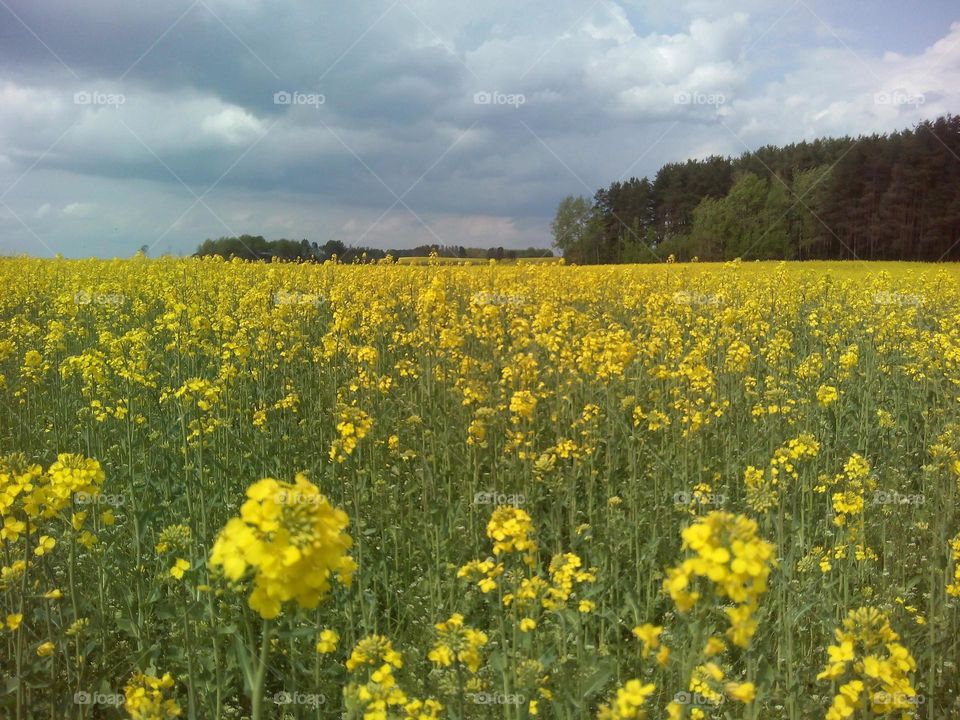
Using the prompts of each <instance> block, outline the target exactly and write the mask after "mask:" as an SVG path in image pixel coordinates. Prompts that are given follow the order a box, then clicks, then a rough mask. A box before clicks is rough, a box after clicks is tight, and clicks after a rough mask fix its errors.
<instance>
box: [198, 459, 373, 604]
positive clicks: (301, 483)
mask: <svg viewBox="0 0 960 720" xmlns="http://www.w3.org/2000/svg"><path fill="white" fill-rule="evenodd" d="M247 498H248V499H247V501H246V502H245V503H244V504H243V506H242V507H241V508H240V517H235V518H233V519H231V520H230V521H229V522H227V524H226V526H225V527H224V528H223V530H222V531H221V532H220V535H219V536H218V537H217V541H216V543H215V544H214V546H213V552H212V553H211V556H210V562H211V563H212V564H213V565H215V566H220V567H222V568H223V572H224V574H225V575H226V577H227V578H228V579H230V580H231V581H238V580H240V579H241V578H243V576H244V575H245V574H246V573H247V572H248V570H252V571H253V591H252V592H251V594H250V598H249V604H250V607H251V608H253V609H254V610H256V611H257V612H259V613H260V615H261V616H262V617H264V618H274V617H276V616H277V615H278V614H279V613H280V608H281V605H282V603H284V602H286V601H288V600H296V601H297V603H298V604H299V605H300V606H301V607H305V608H313V607H316V606H317V603H319V602H320V600H321V599H323V597H324V596H326V594H327V593H328V592H329V591H330V581H331V577H333V576H336V578H337V579H338V580H339V581H340V582H341V583H343V584H344V585H347V586H349V585H350V582H351V580H352V577H353V572H354V570H355V568H356V563H355V562H354V561H353V558H351V557H350V556H349V555H347V551H348V550H349V549H350V547H351V546H352V541H351V539H350V536H349V535H347V534H346V532H344V529H345V528H346V527H347V523H348V518H347V514H346V513H345V512H343V511H342V510H339V509H336V508H334V507H333V506H331V505H330V503H329V501H328V500H327V499H326V498H325V497H324V496H323V495H321V494H320V492H319V490H317V487H316V486H315V485H314V484H313V483H311V482H310V481H309V480H307V478H306V477H305V476H304V475H302V474H298V475H297V476H296V479H295V482H293V483H284V482H279V481H277V480H274V479H273V478H266V479H263V480H259V481H257V482H256V483H254V484H253V485H251V486H250V487H249V488H248V489H247Z"/></svg>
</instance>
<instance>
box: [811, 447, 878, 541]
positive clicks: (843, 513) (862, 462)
mask: <svg viewBox="0 0 960 720" xmlns="http://www.w3.org/2000/svg"><path fill="white" fill-rule="evenodd" d="M831 484H832V485H834V486H838V487H839V488H840V489H839V490H838V491H837V492H834V493H833V496H832V500H833V511H834V513H835V515H834V518H833V524H834V525H836V526H837V527H844V526H849V523H850V521H851V520H852V519H853V518H855V517H856V516H858V515H861V514H862V513H863V507H864V504H865V501H864V497H865V495H866V493H867V492H868V491H870V490H875V489H876V487H877V482H876V480H874V478H873V476H872V475H871V474H870V463H868V462H867V460H866V459H865V458H863V457H862V456H861V455H858V454H856V453H854V454H853V455H851V456H850V459H849V460H847V462H846V464H844V466H843V472H841V473H839V474H838V475H837V476H836V477H834V478H833V480H832V482H831ZM821 488H823V486H822V485H821V486H820V488H818V489H821Z"/></svg>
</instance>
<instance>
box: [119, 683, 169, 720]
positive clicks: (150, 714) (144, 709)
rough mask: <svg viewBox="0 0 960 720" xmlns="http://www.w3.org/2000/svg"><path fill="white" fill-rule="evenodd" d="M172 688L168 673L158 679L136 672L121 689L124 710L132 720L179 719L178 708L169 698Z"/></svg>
mask: <svg viewBox="0 0 960 720" xmlns="http://www.w3.org/2000/svg"><path fill="white" fill-rule="evenodd" d="M173 687H174V682H173V677H171V675H170V673H165V674H164V675H163V677H162V678H158V677H154V676H153V675H146V674H144V673H140V672H138V673H136V674H134V676H133V677H132V678H130V681H129V682H128V683H127V684H126V686H125V687H124V689H123V692H124V697H125V702H124V709H125V710H126V712H127V713H128V714H129V715H130V717H131V719H132V720H172V718H176V717H180V714H181V709H180V706H179V705H178V704H177V702H176V700H175V699H174V698H172V697H170V696H169V695H170V694H172V693H171V692H170V691H171V689H172V688H173Z"/></svg>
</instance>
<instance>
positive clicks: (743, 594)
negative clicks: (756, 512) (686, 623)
mask: <svg viewBox="0 0 960 720" xmlns="http://www.w3.org/2000/svg"><path fill="white" fill-rule="evenodd" d="M682 538H683V547H684V549H687V550H692V551H693V552H694V553H695V555H694V556H693V557H689V558H687V559H685V560H684V561H683V562H682V563H681V564H680V565H678V566H676V567H674V568H671V569H670V570H668V572H667V577H666V579H665V580H664V582H663V587H664V589H665V590H666V591H667V593H669V595H670V597H671V598H672V599H673V601H674V603H675V604H676V606H677V609H678V610H679V611H680V612H686V611H688V610H690V608H692V607H693V606H694V605H696V603H697V601H698V600H699V599H700V593H699V592H698V591H695V590H691V589H690V586H691V583H692V581H693V580H694V579H695V578H697V577H703V578H707V579H709V580H710V582H711V583H712V585H713V587H714V589H715V591H716V593H717V595H718V596H719V597H720V598H725V599H728V600H730V601H732V602H734V603H736V604H735V605H734V606H733V607H728V608H725V612H726V614H727V617H728V618H729V620H730V628H729V629H728V630H727V635H728V637H729V638H730V640H731V641H732V642H733V643H734V644H735V645H738V646H740V647H746V646H747V645H749V643H750V638H751V637H753V634H754V632H755V631H756V621H755V620H754V619H753V613H754V612H755V611H756V609H757V605H758V601H759V598H760V596H761V595H763V593H765V592H766V590H767V578H768V577H769V575H770V570H771V568H772V567H773V566H774V565H775V563H776V561H775V559H774V557H773V551H774V547H773V545H772V544H771V543H769V542H767V541H765V540H763V539H761V538H760V537H758V535H757V524H756V522H754V521H753V520H750V519H749V518H747V517H744V516H743V515H733V514H732V513H726V512H720V511H714V512H711V513H709V514H708V515H706V516H704V517H701V518H698V519H697V521H696V522H695V523H694V524H693V525H690V526H689V527H687V528H685V529H684V530H683V532H682Z"/></svg>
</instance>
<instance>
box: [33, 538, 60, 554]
mask: <svg viewBox="0 0 960 720" xmlns="http://www.w3.org/2000/svg"><path fill="white" fill-rule="evenodd" d="M56 544H57V541H56V540H54V539H53V538H52V537H50V536H49V535H41V536H40V538H39V539H38V540H37V546H36V547H35V548H34V549H33V554H34V555H37V556H42V555H46V554H47V553H48V552H50V551H51V550H53V548H54V547H55V546H56Z"/></svg>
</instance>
